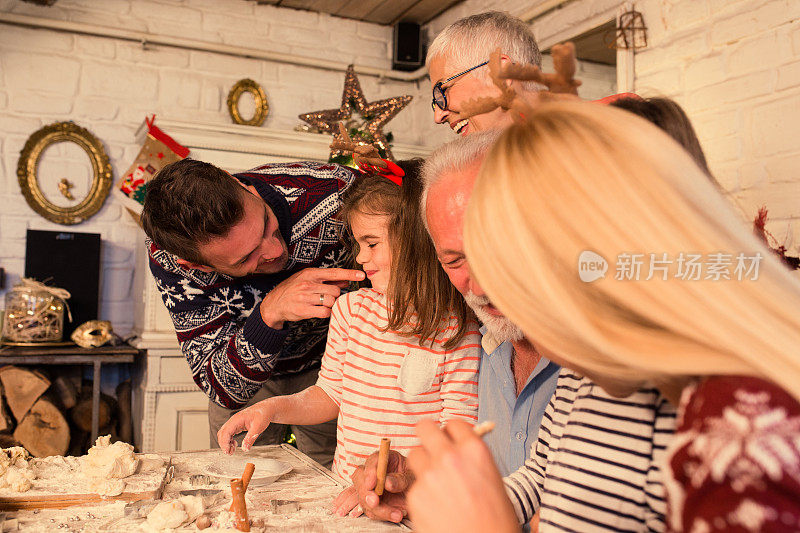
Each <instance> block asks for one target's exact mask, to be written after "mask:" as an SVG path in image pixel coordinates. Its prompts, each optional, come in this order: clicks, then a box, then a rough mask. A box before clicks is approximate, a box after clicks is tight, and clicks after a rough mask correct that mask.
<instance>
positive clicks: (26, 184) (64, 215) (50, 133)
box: [17, 122, 113, 225]
mask: <svg viewBox="0 0 800 533" xmlns="http://www.w3.org/2000/svg"><path fill="white" fill-rule="evenodd" d="M65 141H66V142H73V143H75V144H77V145H78V146H80V147H81V148H82V149H83V150H84V151H85V152H86V154H87V155H88V156H89V160H90V161H91V163H92V175H93V178H92V185H91V187H90V189H89V192H88V194H87V195H86V196H85V197H84V198H83V199H82V200H81V201H80V202H78V203H77V204H76V205H73V206H70V207H61V206H58V205H56V204H54V203H52V202H50V201H49V200H48V199H47V198H46V197H45V195H44V193H43V192H42V187H41V185H40V183H39V178H38V176H37V172H36V171H37V168H38V166H39V159H40V158H41V156H42V152H44V150H45V148H47V147H48V146H50V145H51V144H54V143H58V142H65ZM17 179H18V180H19V186H20V189H22V195H23V196H24V197H25V200H26V201H27V202H28V205H30V206H31V209H33V210H34V211H36V212H37V213H39V214H40V215H42V216H43V217H44V218H46V219H47V220H51V221H53V222H56V223H57V224H64V225H72V224H79V223H81V222H83V221H84V220H86V219H88V218H89V217H91V216H92V215H94V214H95V213H97V212H98V211H99V210H100V208H101V207H102V206H103V203H104V202H105V200H106V198H107V197H108V193H109V191H110V190H111V184H112V182H113V174H112V170H111V163H110V162H109V160H108V156H107V155H106V152H105V149H104V148H103V144H102V143H101V142H100V141H99V140H98V139H97V137H95V136H94V135H93V134H92V133H91V132H90V131H89V130H87V129H85V128H82V127H80V126H78V125H77V124H75V123H74V122H55V123H53V124H50V125H48V126H45V127H43V128H42V129H40V130H37V131H35V132H34V133H33V134H32V135H31V136H30V137H28V140H27V141H26V142H25V146H24V147H23V148H22V151H21V152H20V157H19V162H18V163H17ZM63 181H64V180H63V179H62V182H63ZM65 196H66V194H65Z"/></svg>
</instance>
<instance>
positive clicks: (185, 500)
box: [147, 496, 205, 531]
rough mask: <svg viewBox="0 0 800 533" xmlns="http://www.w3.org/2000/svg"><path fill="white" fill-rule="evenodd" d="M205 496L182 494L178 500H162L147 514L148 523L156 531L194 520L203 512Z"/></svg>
mask: <svg viewBox="0 0 800 533" xmlns="http://www.w3.org/2000/svg"><path fill="white" fill-rule="evenodd" d="M203 511H205V507H204V506H203V498H200V497H198V496H181V497H180V498H178V499H177V500H172V501H169V502H161V503H159V504H158V505H156V506H155V507H154V508H153V510H152V511H150V513H149V514H148V515H147V525H148V526H150V527H151V528H152V529H154V530H156V531H161V530H163V529H174V528H177V527H180V526H182V525H183V524H188V523H191V522H194V521H195V520H196V519H197V517H199V516H200V515H201V514H203Z"/></svg>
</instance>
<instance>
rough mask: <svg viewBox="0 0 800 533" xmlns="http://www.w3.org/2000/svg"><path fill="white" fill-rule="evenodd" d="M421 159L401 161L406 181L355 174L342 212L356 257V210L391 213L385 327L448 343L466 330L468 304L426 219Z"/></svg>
mask: <svg viewBox="0 0 800 533" xmlns="http://www.w3.org/2000/svg"><path fill="white" fill-rule="evenodd" d="M422 162H423V161H422V159H409V160H405V161H398V162H397V164H398V165H399V166H400V168H402V169H403V171H404V172H405V176H403V184H402V186H397V185H396V184H395V183H393V182H391V181H389V180H388V179H387V178H385V177H383V176H380V175H378V174H366V175H363V176H360V177H358V178H356V182H355V183H354V184H353V186H351V187H350V189H349V190H348V193H347V196H346V197H345V198H344V200H343V204H342V208H341V209H340V211H339V217H340V218H341V219H342V220H343V221H344V222H345V224H347V226H348V237H349V238H348V241H349V244H350V246H351V247H352V249H353V257H355V256H356V255H357V254H358V244H357V243H355V240H354V239H353V238H352V234H351V232H350V231H349V227H350V222H351V220H352V218H353V216H354V215H355V214H357V213H363V214H365V215H387V216H388V217H389V241H390V242H389V245H390V246H391V251H392V273H391V276H390V278H389V286H388V288H387V290H386V300H387V304H388V308H389V323H388V325H387V330H389V329H391V330H394V331H398V332H400V333H403V334H408V335H419V337H420V342H421V343H422V342H425V341H426V340H429V341H430V343H431V344H433V343H434V342H435V340H436V339H437V338H439V339H440V340H441V339H446V340H445V341H444V342H443V344H442V346H443V347H444V348H446V349H450V348H453V347H455V346H456V345H457V344H458V343H459V342H460V341H461V339H463V337H464V335H465V334H466V331H467V321H468V318H469V316H470V315H469V308H468V307H467V305H466V303H465V302H464V298H463V297H462V296H461V294H460V293H459V292H458V291H457V290H456V288H455V287H453V285H452V284H451V283H450V280H449V279H448V277H447V274H445V272H444V270H442V267H441V265H440V264H439V260H438V259H437V257H436V250H435V249H434V247H433V243H432V242H431V240H430V237H429V236H428V232H427V231H425V226H424V224H423V222H422V213H421V211H420V197H421V195H422V181H421V179H420V175H419V171H420V168H421V166H422ZM451 316H455V319H456V322H457V324H456V326H457V327H456V330H455V332H453V333H451V332H450V328H449V326H451V322H450V320H449V318H450V317H451Z"/></svg>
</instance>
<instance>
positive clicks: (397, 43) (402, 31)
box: [392, 22, 425, 70]
mask: <svg viewBox="0 0 800 533" xmlns="http://www.w3.org/2000/svg"><path fill="white" fill-rule="evenodd" d="M424 61H425V58H424V57H423V50H422V34H421V32H420V26H419V24H417V23H415V22H398V23H397V24H395V25H394V53H393V54H392V68H393V69H394V70H417V69H418V68H420V67H421V66H422V64H423V62H424Z"/></svg>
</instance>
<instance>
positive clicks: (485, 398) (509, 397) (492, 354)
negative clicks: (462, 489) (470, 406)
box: [478, 328, 560, 476]
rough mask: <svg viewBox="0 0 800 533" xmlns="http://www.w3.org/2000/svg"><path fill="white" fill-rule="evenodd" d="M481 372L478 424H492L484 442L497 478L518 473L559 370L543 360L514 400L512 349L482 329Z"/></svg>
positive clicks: (553, 389) (546, 360) (509, 344)
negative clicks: (492, 427) (497, 475)
mask: <svg viewBox="0 0 800 533" xmlns="http://www.w3.org/2000/svg"><path fill="white" fill-rule="evenodd" d="M481 333H482V334H483V340H482V342H481V344H482V346H483V349H482V350H481V363H480V372H479V374H478V422H479V423H480V422H484V421H486V420H491V421H493V422H494V423H495V428H494V431H492V432H491V433H489V434H488V435H486V436H485V437H484V438H483V440H484V442H486V444H487V445H488V446H489V449H490V450H491V452H492V455H493V456H494V460H495V462H496V463H497V468H498V469H499V470H500V474H501V475H503V476H507V475H509V474H510V473H512V472H514V471H515V470H517V469H518V468H519V467H521V466H522V464H523V463H524V462H525V459H527V458H528V455H529V454H530V449H531V446H532V445H533V444H534V443H535V442H536V439H537V438H538V435H539V426H540V425H541V423H542V416H544V410H545V408H546V407H547V404H548V403H549V402H550V397H551V396H552V395H553V393H554V392H555V390H556V380H557V379H558V371H559V369H560V367H559V366H558V365H557V364H555V363H553V362H551V361H550V360H548V359H546V358H544V357H542V359H541V360H540V361H539V363H538V364H537V365H536V368H534V369H533V372H531V375H530V376H529V377H528V381H527V383H525V387H524V388H523V389H522V392H521V393H520V395H519V396H517V391H516V385H515V382H514V375H513V374H512V372H511V356H512V354H513V351H514V350H513V348H512V346H511V343H510V342H508V341H506V342H503V343H502V344H500V345H498V344H497V342H496V341H495V340H494V338H493V337H492V335H491V334H488V333H486V329H485V328H481Z"/></svg>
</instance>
